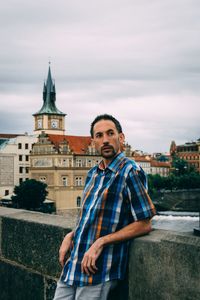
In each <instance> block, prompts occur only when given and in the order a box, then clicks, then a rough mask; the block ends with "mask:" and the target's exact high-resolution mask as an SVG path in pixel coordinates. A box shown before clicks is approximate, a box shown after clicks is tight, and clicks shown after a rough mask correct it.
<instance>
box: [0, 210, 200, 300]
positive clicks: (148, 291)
mask: <svg viewBox="0 0 200 300" xmlns="http://www.w3.org/2000/svg"><path fill="white" fill-rule="evenodd" d="M75 223H76V216H75V215H73V214H70V215H69V216H67V215H66V216H65V217H62V216H55V215H46V214H41V213H34V212H28V211H23V210H15V209H10V208H3V207H1V208H0V299H1V300H9V299H12V300H15V299H16V300H52V298H53V294H54V290H55V286H56V280H57V278H58V276H59V274H60V272H61V268H60V266H59V263H58V250H59V246H60V243H61V241H62V239H63V237H64V235H65V234H66V233H67V232H68V231H69V230H71V228H73V227H74V226H75ZM199 270H200V238H199V237H195V236H193V235H192V233H178V232H168V231H165V230H154V231H153V232H152V233H151V234H150V235H148V236H144V237H140V238H137V239H135V240H134V241H133V242H132V245H131V250H130V263H129V276H127V281H126V282H124V283H122V286H121V288H120V289H118V290H117V291H115V294H114V295H112V299H114V300H118V299H123V300H125V299H126V297H125V294H126V292H127V291H126V290H127V283H129V297H128V299H129V300H145V299H149V300H151V299H154V300H168V299H169V300H176V299H180V300H184V299H185V300H186V299H187V300H197V299H200V284H199V282H200V272H199ZM116 295H117V296H116Z"/></svg>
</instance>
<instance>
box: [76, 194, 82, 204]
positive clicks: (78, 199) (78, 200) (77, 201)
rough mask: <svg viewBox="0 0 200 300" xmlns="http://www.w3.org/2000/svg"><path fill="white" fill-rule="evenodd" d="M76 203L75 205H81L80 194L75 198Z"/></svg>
mask: <svg viewBox="0 0 200 300" xmlns="http://www.w3.org/2000/svg"><path fill="white" fill-rule="evenodd" d="M76 205H77V207H80V206H81V197H80V196H78V197H77V198H76Z"/></svg>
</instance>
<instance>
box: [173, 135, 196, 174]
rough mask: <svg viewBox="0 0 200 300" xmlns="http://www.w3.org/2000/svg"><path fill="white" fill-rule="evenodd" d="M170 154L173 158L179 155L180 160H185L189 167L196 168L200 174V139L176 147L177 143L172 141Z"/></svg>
mask: <svg viewBox="0 0 200 300" xmlns="http://www.w3.org/2000/svg"><path fill="white" fill-rule="evenodd" d="M170 154H171V156H174V155H177V156H178V157H179V158H182V159H184V160H185V161H187V163H188V165H189V166H192V167H194V168H195V169H196V171H197V172H199V173H200V139H198V140H197V141H196V142H187V143H185V144H183V145H176V143H175V141H172V142H171V146H170Z"/></svg>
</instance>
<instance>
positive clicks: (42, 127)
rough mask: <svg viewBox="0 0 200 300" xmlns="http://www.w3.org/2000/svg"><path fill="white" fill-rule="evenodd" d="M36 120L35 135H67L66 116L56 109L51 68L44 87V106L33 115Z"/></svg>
mask: <svg viewBox="0 0 200 300" xmlns="http://www.w3.org/2000/svg"><path fill="white" fill-rule="evenodd" d="M33 116H34V119H35V130H34V131H35V134H40V133H42V131H45V133H48V134H57V135H58V134H59V135H63V134H64V133H65V116H66V114H64V113H63V112H61V111H60V110H58V109H57V107H56V88H55V83H54V82H53V80H52V77H51V69H50V66H49V71H48V76H47V81H46V83H44V87H43V105H42V108H41V109H40V110H39V111H38V112H36V113H35V114H33Z"/></svg>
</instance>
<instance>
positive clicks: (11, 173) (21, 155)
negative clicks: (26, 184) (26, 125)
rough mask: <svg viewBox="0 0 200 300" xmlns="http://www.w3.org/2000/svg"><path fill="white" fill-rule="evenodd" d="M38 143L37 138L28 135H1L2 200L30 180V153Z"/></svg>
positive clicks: (0, 182)
mask: <svg viewBox="0 0 200 300" xmlns="http://www.w3.org/2000/svg"><path fill="white" fill-rule="evenodd" d="M36 141H37V137H35V136H32V135H28V134H24V135H17V134H0V198H1V197H3V196H5V195H8V194H12V193H13V189H14V186H15V185H19V184H20V183H21V182H23V181H24V180H27V179H29V178H30V177H29V166H30V161H29V153H30V150H31V149H32V145H33V144H34V143H35V142H36Z"/></svg>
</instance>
